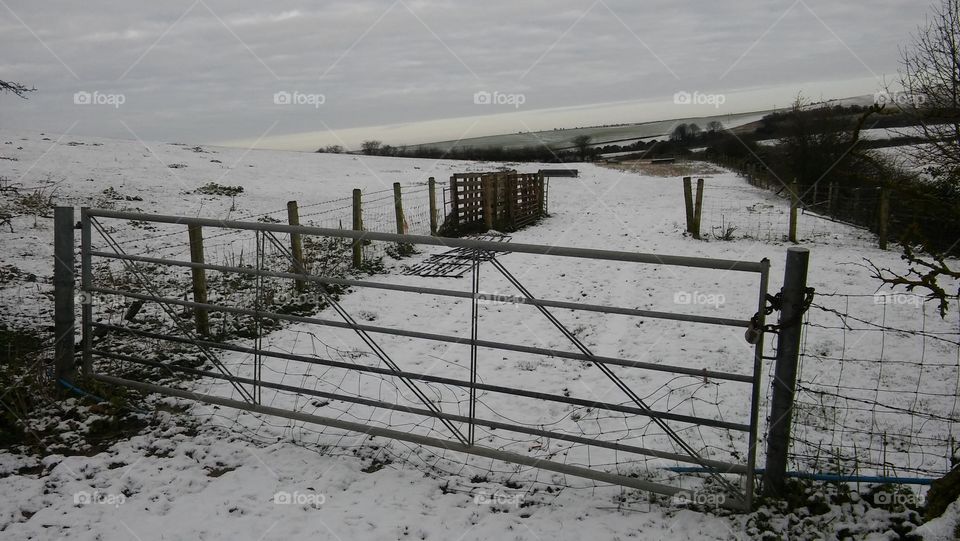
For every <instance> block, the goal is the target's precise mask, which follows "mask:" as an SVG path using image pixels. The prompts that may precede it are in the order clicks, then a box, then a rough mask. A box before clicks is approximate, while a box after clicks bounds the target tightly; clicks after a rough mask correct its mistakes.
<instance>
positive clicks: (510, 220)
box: [503, 173, 517, 230]
mask: <svg viewBox="0 0 960 541" xmlns="http://www.w3.org/2000/svg"><path fill="white" fill-rule="evenodd" d="M503 188H504V190H505V191H506V193H507V220H506V223H507V224H508V225H507V228H508V229H511V230H514V229H516V228H517V174H516V173H505V174H504V175H503Z"/></svg>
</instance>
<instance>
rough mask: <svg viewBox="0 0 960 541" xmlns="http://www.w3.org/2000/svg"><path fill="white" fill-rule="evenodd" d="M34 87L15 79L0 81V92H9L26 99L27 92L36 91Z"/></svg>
mask: <svg viewBox="0 0 960 541" xmlns="http://www.w3.org/2000/svg"><path fill="white" fill-rule="evenodd" d="M36 90H37V89H36V88H33V87H29V88H28V87H27V86H26V85H23V84H20V83H18V82H15V81H0V93H2V92H10V93H13V94H14V95H16V96H19V97H21V98H23V99H27V93H29V92H36Z"/></svg>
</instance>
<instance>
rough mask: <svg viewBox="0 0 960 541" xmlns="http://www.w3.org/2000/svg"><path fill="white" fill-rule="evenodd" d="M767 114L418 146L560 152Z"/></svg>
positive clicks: (743, 121)
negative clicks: (588, 141) (585, 143)
mask: <svg viewBox="0 0 960 541" xmlns="http://www.w3.org/2000/svg"><path fill="white" fill-rule="evenodd" d="M769 112H770V111H756V112H752V113H740V114H735V115H718V116H708V117H691V118H682V119H672V120H658V121H654V122H642V123H638V124H626V125H621V126H594V127H590V128H571V129H563V130H549V131H538V132H524V133H509V134H502V135H488V136H485V137H473V138H470V139H461V140H459V141H439V142H436V143H424V144H423V145H417V146H420V147H435V148H439V149H440V150H449V149H451V148H454V147H474V148H483V147H503V148H508V149H509V148H521V147H525V146H539V145H543V144H546V145H550V146H552V147H555V148H563V147H569V146H573V143H572V141H573V139H574V138H575V137H577V136H579V135H589V136H590V137H592V138H593V144H594V145H603V144H614V143H617V144H629V143H633V142H636V141H637V140H640V139H647V138H651V137H665V136H667V135H669V134H670V132H671V131H673V128H674V126H676V125H677V124H680V123H690V122H694V123H696V124H698V125H700V127H705V126H706V125H707V123H708V122H710V121H712V120H717V121H719V122H721V123H722V124H723V125H724V126H725V127H727V128H732V127H736V126H740V125H743V124H749V123H751V122H756V121H757V120H760V119H761V118H762V117H763V116H764V115H766V114H768V113H769Z"/></svg>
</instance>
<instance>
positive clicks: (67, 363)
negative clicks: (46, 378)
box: [53, 207, 76, 386]
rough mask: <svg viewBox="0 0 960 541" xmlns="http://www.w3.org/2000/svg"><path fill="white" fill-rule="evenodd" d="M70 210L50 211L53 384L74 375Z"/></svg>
mask: <svg viewBox="0 0 960 541" xmlns="http://www.w3.org/2000/svg"><path fill="white" fill-rule="evenodd" d="M73 223H74V222H73V207H56V208H54V209H53V301H54V316H53V323H54V325H53V327H54V340H55V341H54V351H55V353H54V359H55V364H54V368H55V371H56V380H57V381H56V382H55V386H56V384H58V383H59V382H60V380H61V379H62V380H64V381H67V382H72V381H73V377H74V376H75V375H76V362H75V359H74V354H75V350H76V347H75V346H76V344H75V342H74V336H73V333H74V326H75V319H74V313H73V301H74V286H73V282H74V276H73V268H74V255H73Z"/></svg>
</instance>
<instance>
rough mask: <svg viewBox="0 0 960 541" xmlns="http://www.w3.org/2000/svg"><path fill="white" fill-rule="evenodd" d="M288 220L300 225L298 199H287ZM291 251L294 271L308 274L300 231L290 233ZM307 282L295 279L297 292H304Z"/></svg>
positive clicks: (291, 223)
mask: <svg viewBox="0 0 960 541" xmlns="http://www.w3.org/2000/svg"><path fill="white" fill-rule="evenodd" d="M287 222H288V223H289V224H290V225H300V209H298V208H297V202H296V201H287ZM290 253H291V254H293V272H295V273H297V274H306V272H307V267H306V265H304V262H303V239H302V238H301V237H300V233H290ZM306 286H307V283H306V282H304V281H303V280H294V287H296V289H297V292H299V293H303V290H304V289H306Z"/></svg>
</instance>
